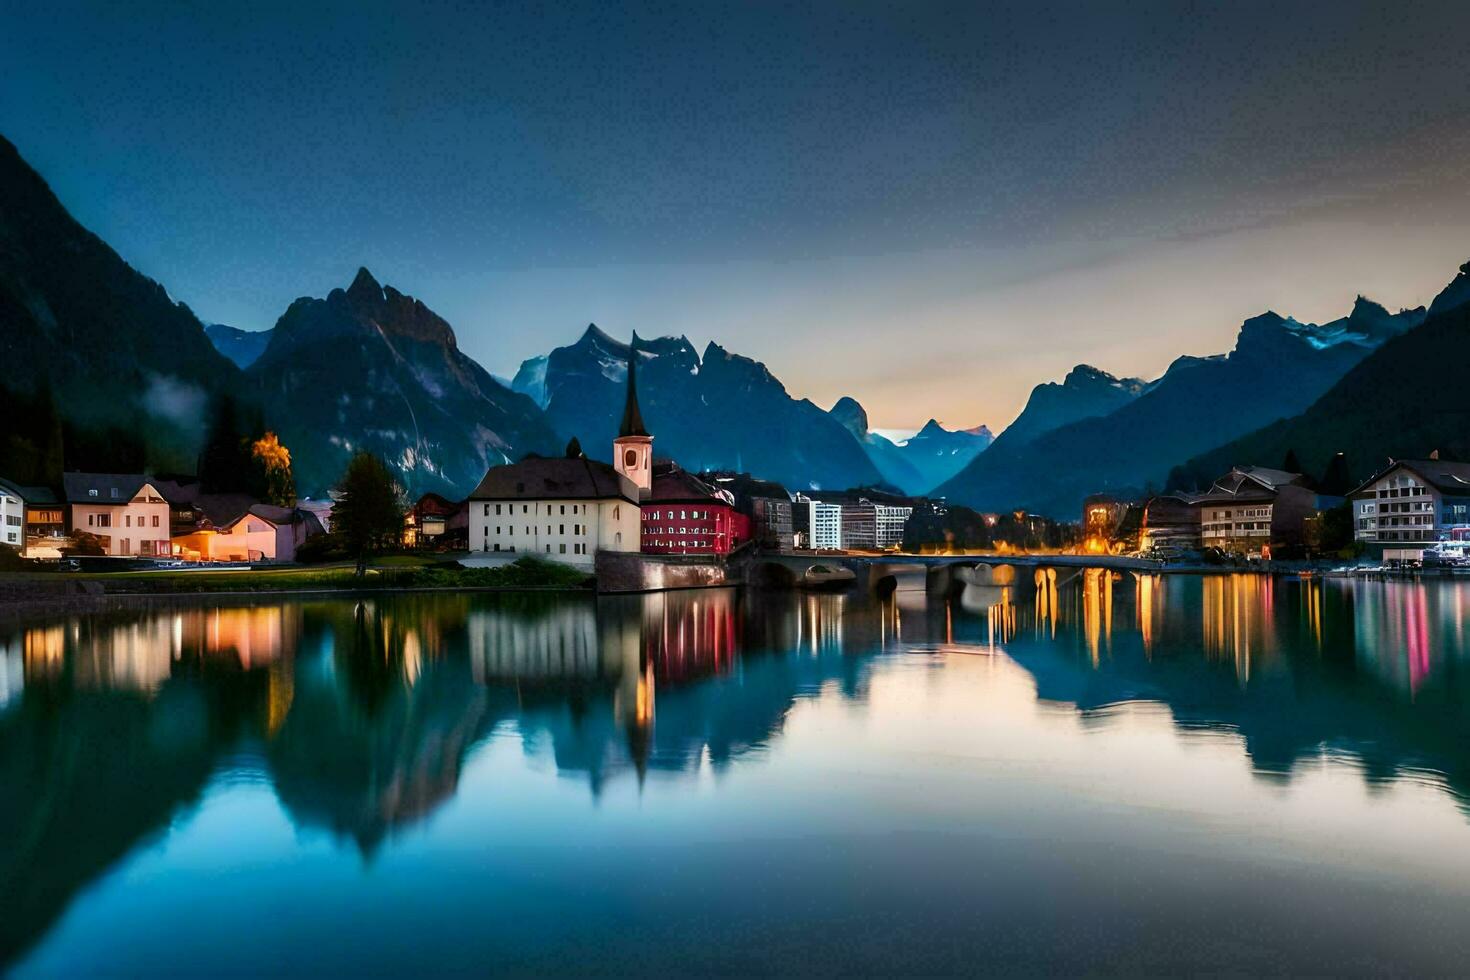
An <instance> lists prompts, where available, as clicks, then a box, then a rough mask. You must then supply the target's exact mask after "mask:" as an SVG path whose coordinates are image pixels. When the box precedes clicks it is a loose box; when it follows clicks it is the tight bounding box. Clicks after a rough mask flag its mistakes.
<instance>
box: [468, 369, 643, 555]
mask: <svg viewBox="0 0 1470 980" xmlns="http://www.w3.org/2000/svg"><path fill="white" fill-rule="evenodd" d="M636 358H637V355H636V353H635V352H632V351H630V352H629V355H628V395H627V401H626V403H625V404H624V406H623V419H622V424H621V425H619V427H618V435H617V438H616V439H614V440H613V462H612V464H611V465H609V464H607V463H602V462H598V461H597V460H592V459H588V458H587V457H586V456H585V455H584V454H583V453H582V449H581V446H580V445H579V444H578V443H577V440H575V439H573V440H572V441H571V443H570V444H569V445H568V446H567V452H566V455H565V456H561V457H557V458H547V457H540V456H528V457H527V458H525V459H523V460H521V461H520V462H519V463H509V464H507V465H505V466H495V467H491V468H490V469H489V470H488V471H487V472H486V473H485V477H484V479H482V480H481V481H480V485H479V486H477V487H476V488H475V489H474V492H472V493H471V494H470V496H469V501H468V504H469V546H470V550H472V551H479V552H500V553H504V554H513V555H517V556H519V555H534V556H536V557H538V558H548V559H553V560H555V561H564V562H567V563H569V564H574V565H589V566H590V565H591V564H592V563H593V561H594V560H595V558H596V556H597V553H598V552H599V551H630V552H636V551H639V550H640V548H641V532H642V516H641V510H640V504H641V502H642V501H643V500H645V499H647V497H648V495H649V493H650V491H651V490H652V487H653V436H651V435H649V434H648V430H647V427H646V426H645V425H644V424H643V413H642V412H641V411H640V410H639V408H638V378H637V362H636Z"/></svg>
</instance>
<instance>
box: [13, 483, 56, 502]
mask: <svg viewBox="0 0 1470 980" xmlns="http://www.w3.org/2000/svg"><path fill="white" fill-rule="evenodd" d="M0 489H3V490H5V491H7V492H8V493H13V494H15V495H16V496H17V497H19V498H20V499H21V500H23V501H25V502H26V503H28V504H54V503H56V494H54V493H52V492H51V490H50V488H49V487H23V486H21V485H20V484H19V483H16V482H14V481H12V480H5V479H0Z"/></svg>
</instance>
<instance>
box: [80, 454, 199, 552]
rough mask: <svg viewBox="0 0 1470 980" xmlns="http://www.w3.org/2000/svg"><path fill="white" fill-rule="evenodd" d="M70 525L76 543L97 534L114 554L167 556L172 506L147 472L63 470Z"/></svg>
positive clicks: (100, 543)
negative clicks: (146, 474) (65, 471)
mask: <svg viewBox="0 0 1470 980" xmlns="http://www.w3.org/2000/svg"><path fill="white" fill-rule="evenodd" d="M61 482H62V489H63V491H64V492H65V495H66V508H67V527H68V529H69V533H70V535H71V537H72V540H73V543H74V544H75V543H79V541H80V540H82V539H83V536H84V535H85V536H88V537H90V538H91V539H94V540H95V541H96V543H97V545H98V546H99V547H100V548H101V549H102V552H103V554H106V555H111V556H113V557H130V556H142V557H166V556H168V555H170V554H172V552H173V549H172V545H171V544H170V540H169V505H168V501H166V500H165V499H164V498H163V495H162V494H161V493H159V491H158V489H157V487H155V486H154V485H153V483H152V482H150V481H149V479H148V478H147V477H145V476H142V475H141V474H128V473H63V474H62V476H61Z"/></svg>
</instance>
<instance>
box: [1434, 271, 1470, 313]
mask: <svg viewBox="0 0 1470 980" xmlns="http://www.w3.org/2000/svg"><path fill="white" fill-rule="evenodd" d="M1466 303H1470V262H1466V263H1465V264H1464V265H1462V266H1460V274H1459V275H1457V276H1455V278H1454V279H1452V280H1451V281H1450V284H1449V285H1448V286H1446V287H1445V288H1444V289H1442V290H1441V291H1440V293H1439V295H1438V296H1436V297H1434V302H1432V303H1430V304H1429V315H1430V316H1434V315H1436V314H1438V313H1444V312H1445V311H1447V310H1453V309H1454V308H1455V307H1457V306H1463V305H1465V304H1466Z"/></svg>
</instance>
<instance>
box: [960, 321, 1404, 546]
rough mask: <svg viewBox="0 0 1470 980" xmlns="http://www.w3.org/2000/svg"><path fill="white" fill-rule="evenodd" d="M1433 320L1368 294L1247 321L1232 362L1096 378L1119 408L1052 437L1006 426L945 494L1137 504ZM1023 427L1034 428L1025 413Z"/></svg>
mask: <svg viewBox="0 0 1470 980" xmlns="http://www.w3.org/2000/svg"><path fill="white" fill-rule="evenodd" d="M1425 313H1426V311H1425V310H1424V309H1423V307H1420V308H1418V309H1413V310H1404V311H1401V312H1399V313H1389V312H1388V311H1387V310H1386V309H1384V307H1382V306H1381V305H1379V304H1377V303H1374V302H1372V301H1370V300H1367V299H1364V298H1362V297H1359V298H1358V300H1357V302H1355V303H1354V304H1353V308H1352V310H1351V312H1349V313H1348V314H1347V315H1346V316H1344V317H1342V318H1340V319H1338V320H1334V321H1332V322H1330V323H1327V324H1322V325H1316V324H1304V323H1300V322H1298V321H1296V320H1293V319H1289V318H1286V317H1282V316H1280V315H1278V314H1276V313H1274V312H1269V311H1268V312H1266V313H1263V314H1261V315H1259V316H1256V317H1252V318H1251V319H1249V320H1246V321H1245V322H1244V323H1242V324H1241V327H1240V331H1239V333H1238V334H1237V337H1236V343H1235V348H1234V349H1233V350H1232V351H1231V352H1230V353H1229V354H1226V355H1216V356H1213V357H1188V356H1186V357H1180V358H1178V359H1177V360H1175V361H1174V363H1173V364H1171V365H1170V366H1169V369H1168V370H1167V371H1166V372H1165V373H1164V375H1163V377H1161V378H1159V379H1158V380H1157V381H1154V382H1152V383H1151V384H1147V385H1139V384H1137V383H1136V381H1134V380H1131V379H1130V380H1128V381H1125V382H1120V383H1119V385H1118V386H1114V385H1113V384H1112V383H1111V382H1109V381H1108V380H1107V379H1106V378H1103V379H1101V380H1102V382H1103V383H1102V384H1101V385H1099V384H1098V380H1099V379H1097V378H1096V377H1094V376H1093V372H1092V370H1091V369H1088V371H1086V372H1085V373H1084V375H1085V376H1084V377H1083V378H1079V379H1078V380H1081V381H1083V383H1084V384H1085V385H1086V386H1087V387H1089V388H1092V389H1093V390H1094V393H1097V392H1098V391H1099V390H1104V389H1114V388H1116V391H1115V394H1113V395H1110V396H1109V397H1116V398H1117V399H1118V400H1120V401H1122V402H1123V403H1122V404H1121V406H1120V407H1117V408H1114V409H1113V410H1112V411H1110V412H1108V413H1107V414H1104V415H1097V416H1092V417H1085V418H1081V419H1078V420H1076V421H1072V422H1068V423H1066V424H1064V425H1060V426H1058V427H1055V428H1052V429H1050V431H1045V430H1044V424H1042V423H1038V424H1036V425H1031V424H1029V423H1028V424H1027V425H1023V426H1022V427H1021V429H1020V432H1021V438H1012V436H1011V431H1012V430H1011V429H1007V430H1006V431H1005V432H1003V433H1001V435H1000V437H999V438H997V439H996V440H995V443H994V444H993V445H992V446H991V447H990V448H989V449H988V450H986V451H985V452H984V453H983V454H981V455H980V456H978V457H976V458H975V459H974V460H973V461H972V462H971V463H970V465H969V466H967V467H966V468H965V469H964V470H963V471H962V472H961V473H959V474H958V475H957V476H955V477H954V478H953V479H951V480H949V481H948V482H947V483H945V484H943V485H942V486H940V487H939V488H938V490H937V491H936V493H938V494H939V495H942V496H946V497H948V498H949V499H950V500H951V501H953V502H955V503H959V504H964V505H967V506H970V507H974V508H975V509H977V510H983V511H989V510H1010V509H1017V508H1024V509H1026V510H1031V511H1034V512H1036V513H1041V514H1046V515H1048V516H1052V517H1071V516H1073V515H1075V514H1077V513H1078V512H1079V511H1080V509H1081V505H1082V499H1083V498H1084V497H1086V496H1087V495H1088V494H1090V493H1095V492H1108V493H1113V494H1117V495H1120V496H1133V495H1137V494H1139V493H1142V492H1144V491H1145V490H1147V489H1148V488H1149V487H1150V486H1153V487H1156V488H1162V487H1163V486H1164V484H1165V483H1166V482H1167V480H1168V476H1169V474H1170V472H1171V470H1172V469H1173V468H1174V466H1175V465H1177V464H1178V463H1179V461H1181V460H1184V459H1188V458H1190V457H1191V456H1194V455H1196V454H1198V453H1199V452H1200V451H1201V447H1206V446H1219V445H1222V444H1223V443H1226V442H1228V441H1229V440H1231V439H1234V438H1236V437H1238V436H1241V435H1243V434H1245V433H1248V432H1251V431H1253V430H1255V429H1257V428H1260V427H1261V426H1263V425H1266V424H1268V423H1270V422H1274V421H1276V420H1277V419H1280V418H1283V417H1288V416H1293V415H1297V414H1298V413H1301V412H1303V411H1305V410H1306V409H1307V408H1308V407H1309V406H1310V405H1311V404H1312V403H1313V402H1315V401H1316V400H1317V399H1318V398H1319V397H1320V396H1321V395H1322V394H1324V393H1325V392H1326V391H1327V390H1328V389H1329V388H1331V387H1332V386H1333V385H1334V384H1335V383H1336V382H1337V381H1338V380H1339V379H1340V378H1342V376H1343V375H1344V374H1346V373H1347V371H1348V370H1349V369H1351V368H1352V367H1353V366H1354V365H1355V364H1357V363H1358V362H1359V361H1361V360H1362V359H1363V358H1364V357H1366V356H1368V354H1369V353H1370V352H1371V351H1373V350H1374V349H1376V348H1377V347H1378V346H1380V345H1381V344H1382V343H1383V342H1384V341H1385V340H1386V339H1388V338H1391V337H1395V336H1399V335H1401V334H1403V333H1405V332H1406V331H1409V330H1411V329H1412V328H1413V327H1415V326H1417V325H1418V324H1419V323H1421V322H1422V321H1423V320H1424V317H1425ZM1081 370H1082V369H1079V371H1081ZM1077 375H1078V371H1074V372H1073V374H1072V375H1069V376H1068V379H1069V381H1071V380H1072V379H1073V378H1074V377H1076V376H1077ZM1062 387H1063V389H1065V388H1066V387H1067V383H1066V382H1064V383H1063V386H1062ZM1033 400H1035V399H1034V396H1033ZM1056 401H1057V399H1056V398H1055V397H1054V396H1049V397H1048V398H1046V399H1044V401H1043V404H1044V405H1046V406H1047V407H1048V408H1050V407H1051V406H1053V405H1054V404H1055V403H1056ZM1054 417H1055V416H1049V417H1048V419H1047V422H1050V421H1051V420H1052V419H1053V418H1054ZM1021 421H1023V422H1025V421H1027V420H1026V419H1025V416H1024V415H1023V417H1022V420H1021ZM1038 428H1041V429H1043V431H1041V432H1039V433H1037V432H1036V431H1035V430H1036V429H1038ZM1271 462H1272V463H1273V464H1274V463H1275V462H1276V460H1272V461H1271Z"/></svg>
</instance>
